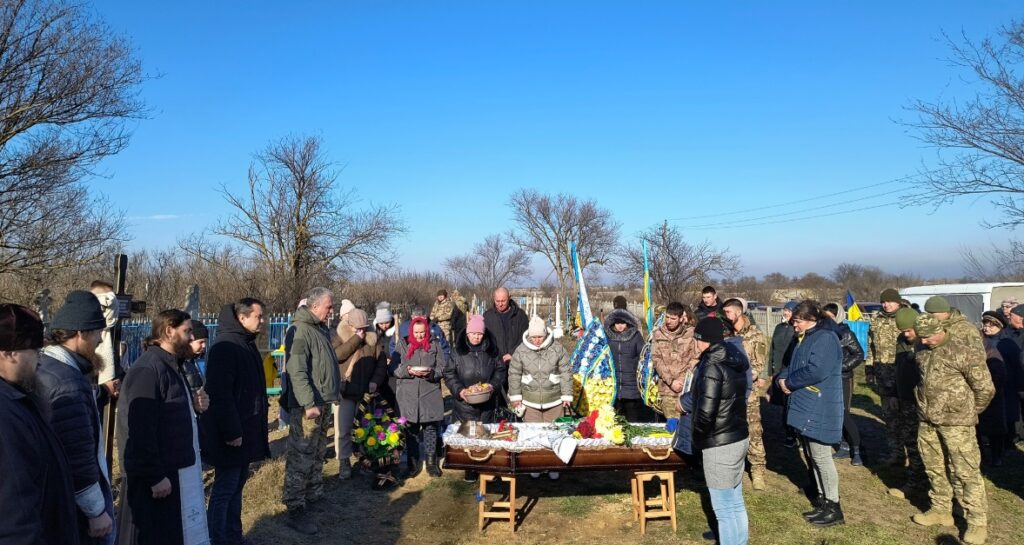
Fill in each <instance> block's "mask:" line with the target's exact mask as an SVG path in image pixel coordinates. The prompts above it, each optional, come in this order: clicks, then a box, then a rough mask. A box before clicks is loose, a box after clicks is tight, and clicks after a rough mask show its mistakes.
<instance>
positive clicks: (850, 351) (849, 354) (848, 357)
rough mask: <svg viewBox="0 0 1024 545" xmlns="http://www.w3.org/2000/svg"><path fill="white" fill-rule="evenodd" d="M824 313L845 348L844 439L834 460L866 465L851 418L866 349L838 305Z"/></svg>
mask: <svg viewBox="0 0 1024 545" xmlns="http://www.w3.org/2000/svg"><path fill="white" fill-rule="evenodd" d="M822 311H824V312H825V314H826V315H827V316H828V317H829V318H832V323H831V324H826V325H828V326H829V327H831V329H832V330H833V331H835V332H836V336H838V337H839V345H840V346H841V347H842V348H843V439H844V441H843V442H842V443H841V444H840V445H839V450H838V451H837V452H836V453H835V455H834V456H833V458H835V459H837V460H840V459H846V458H849V459H850V465H855V466H860V465H864V460H863V459H862V458H861V455H860V430H859V429H857V422H855V421H854V420H853V417H852V416H850V404H851V402H852V401H853V370H854V369H856V368H857V366H858V365H860V364H862V363H864V349H863V348H861V347H860V342H858V341H857V336H856V335H854V334H853V331H851V330H850V326H848V325H846V323H845V318H846V313H845V312H843V308H842V307H840V306H839V305H838V304H836V303H829V304H827V305H825V306H824V307H822Z"/></svg>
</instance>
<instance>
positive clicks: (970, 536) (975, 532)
mask: <svg viewBox="0 0 1024 545" xmlns="http://www.w3.org/2000/svg"><path fill="white" fill-rule="evenodd" d="M987 539H988V528H986V527H985V526H978V525H976V524H968V525H967V531H966V532H964V543H969V544H970V545H981V544H982V543H985V541H986V540H987Z"/></svg>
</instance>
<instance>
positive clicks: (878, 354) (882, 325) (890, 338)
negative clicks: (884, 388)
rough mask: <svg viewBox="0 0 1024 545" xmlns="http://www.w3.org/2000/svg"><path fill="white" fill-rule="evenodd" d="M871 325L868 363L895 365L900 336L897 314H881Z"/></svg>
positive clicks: (872, 320) (873, 319)
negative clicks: (897, 340)
mask: <svg viewBox="0 0 1024 545" xmlns="http://www.w3.org/2000/svg"><path fill="white" fill-rule="evenodd" d="M870 324H871V325H870V326H869V327H868V357H867V360H866V361H867V363H868V364H874V363H895V362H896V338H897V337H899V336H900V329H899V328H898V327H896V314H895V313H893V314H886V313H885V312H879V313H878V314H876V315H875V317H874V318H872V319H871V322H870Z"/></svg>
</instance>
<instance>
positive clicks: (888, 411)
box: [865, 288, 907, 467]
mask: <svg viewBox="0 0 1024 545" xmlns="http://www.w3.org/2000/svg"><path fill="white" fill-rule="evenodd" d="M879 299H880V300H881V302H882V310H881V311H879V313H878V314H876V315H875V316H874V317H873V318H871V322H870V325H869V326H868V357H867V367H866V368H865V372H866V373H867V374H868V377H869V380H870V379H871V377H874V381H875V386H876V388H877V390H878V396H879V397H880V398H881V402H882V422H884V423H885V432H886V433H885V439H886V443H887V444H888V446H889V459H888V460H887V462H888V463H891V464H894V465H897V466H901V467H902V466H903V465H905V464H906V463H907V459H906V453H905V452H904V448H903V445H902V443H901V442H900V439H899V437H900V431H899V430H900V428H901V427H903V428H905V427H906V424H905V423H903V422H902V421H901V420H900V418H901V417H900V411H899V405H900V404H899V397H898V395H897V392H896V339H897V337H899V335H900V329H899V327H897V326H896V311H897V310H899V308H900V294H899V292H898V291H896V290H894V289H892V288H889V289H886V290H885V291H883V292H882V294H881V296H880V297H879Z"/></svg>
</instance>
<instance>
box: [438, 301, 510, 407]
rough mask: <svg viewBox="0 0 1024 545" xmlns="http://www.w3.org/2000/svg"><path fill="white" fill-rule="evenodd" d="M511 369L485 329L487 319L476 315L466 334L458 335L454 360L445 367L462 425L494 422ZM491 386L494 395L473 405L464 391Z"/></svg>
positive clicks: (446, 379)
mask: <svg viewBox="0 0 1024 545" xmlns="http://www.w3.org/2000/svg"><path fill="white" fill-rule="evenodd" d="M507 376H508V366H506V365H505V362H504V361H502V359H501V355H500V354H498V345H497V343H495V342H494V336H493V335H491V333H490V332H489V331H487V330H486V329H485V328H484V319H483V317H482V316H480V315H473V316H472V317H470V319H469V325H467V326H466V329H465V330H464V331H460V332H458V333H456V336H455V345H454V347H453V350H452V359H451V360H449V361H448V363H447V365H445V368H444V382H445V384H447V385H448V390H450V391H451V393H452V396H453V397H454V398H455V407H454V410H453V413H454V416H455V418H456V419H458V420H459V422H468V421H471V420H475V421H478V422H484V423H491V422H494V408H495V404H496V403H497V400H498V398H499V395H498V394H497V392H499V391H500V390H501V389H502V388H503V387H504V385H505V378H506V377H507ZM480 383H484V384H490V385H491V389H492V390H491V391H492V392H493V394H492V395H491V398H490V399H488V400H487V401H485V402H483V403H480V404H477V405H471V404H469V403H467V402H466V400H465V398H464V397H463V394H464V392H463V391H464V390H465V389H466V388H468V387H470V386H472V385H474V384H480Z"/></svg>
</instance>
